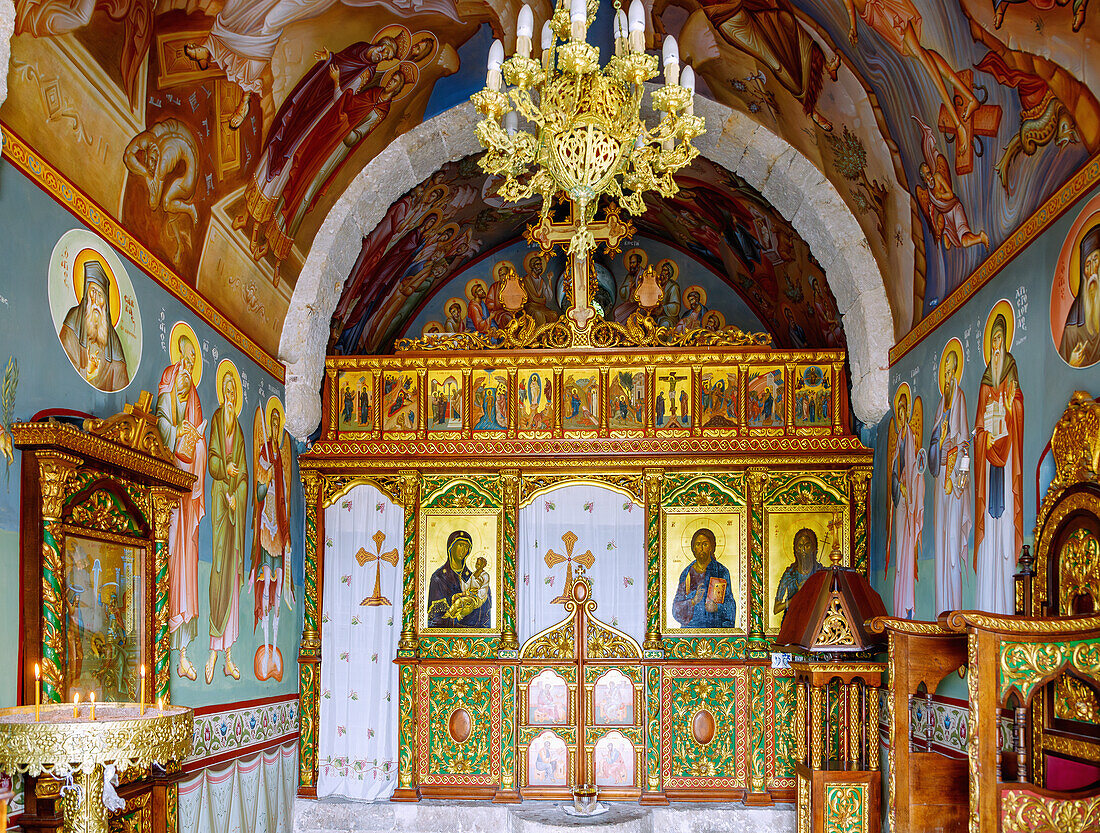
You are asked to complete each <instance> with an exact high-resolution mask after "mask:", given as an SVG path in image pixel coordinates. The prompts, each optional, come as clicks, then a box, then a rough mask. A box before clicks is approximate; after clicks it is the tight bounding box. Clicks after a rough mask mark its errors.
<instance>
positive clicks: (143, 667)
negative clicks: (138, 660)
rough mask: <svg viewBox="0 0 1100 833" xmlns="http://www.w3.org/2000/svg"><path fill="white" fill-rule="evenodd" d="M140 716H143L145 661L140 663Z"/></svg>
mask: <svg viewBox="0 0 1100 833" xmlns="http://www.w3.org/2000/svg"><path fill="white" fill-rule="evenodd" d="M141 716H142V717H144V716H145V663H142V664H141Z"/></svg>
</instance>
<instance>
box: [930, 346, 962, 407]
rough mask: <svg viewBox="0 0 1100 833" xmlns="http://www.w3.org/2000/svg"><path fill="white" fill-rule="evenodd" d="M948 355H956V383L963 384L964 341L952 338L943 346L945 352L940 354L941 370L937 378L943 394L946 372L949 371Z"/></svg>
mask: <svg viewBox="0 0 1100 833" xmlns="http://www.w3.org/2000/svg"><path fill="white" fill-rule="evenodd" d="M948 356H954V357H955V384H956V385H959V384H962V378H963V346H962V342H961V341H959V340H958V339H957V338H952V339H950V340H949V341H948V342H947V344H945V345H944V346H943V353H942V354H941V355H940V372H939V375H938V376H937V377H936V378H937V381H938V384H939V388H940V393H941V394H942V393H943V388H944V384H945V380H944V373H945V372H946V371H947V357H948Z"/></svg>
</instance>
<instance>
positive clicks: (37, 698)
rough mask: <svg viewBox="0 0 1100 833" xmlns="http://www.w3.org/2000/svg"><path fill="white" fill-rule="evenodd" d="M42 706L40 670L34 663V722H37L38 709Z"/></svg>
mask: <svg viewBox="0 0 1100 833" xmlns="http://www.w3.org/2000/svg"><path fill="white" fill-rule="evenodd" d="M41 706H42V672H41V671H40V670H39V668H38V663H37V662H36V663H35V664H34V722H35V723H37V722H38V710H39V708H40V707H41Z"/></svg>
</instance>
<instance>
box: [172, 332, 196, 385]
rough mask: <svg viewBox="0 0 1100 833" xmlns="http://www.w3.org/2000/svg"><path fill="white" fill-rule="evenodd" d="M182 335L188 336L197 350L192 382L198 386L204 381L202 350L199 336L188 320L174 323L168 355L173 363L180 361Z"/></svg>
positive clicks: (188, 339)
mask: <svg viewBox="0 0 1100 833" xmlns="http://www.w3.org/2000/svg"><path fill="white" fill-rule="evenodd" d="M180 336H183V337H184V338H186V339H187V341H189V342H190V343H191V347H192V348H193V349H194V351H195V367H194V368H192V370H191V384H193V385H194V386H195V387H198V386H199V382H200V381H202V350H201V349H199V337H198V336H197V335H195V331H194V330H192V329H191V325H190V324H188V323H187V322H186V321H177V322H176V323H175V324H174V325H172V332H171V334H170V336H169V338H168V357H169V358H170V359H171V360H172V364H178V363H179V360H180Z"/></svg>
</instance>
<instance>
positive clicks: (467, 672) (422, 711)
mask: <svg viewBox="0 0 1100 833" xmlns="http://www.w3.org/2000/svg"><path fill="white" fill-rule="evenodd" d="M417 671H418V680H417V691H418V695H419V696H418V698H417V699H418V703H417V706H416V710H417V727H416V734H417V758H418V764H419V765H418V769H419V770H420V772H419V774H418V781H419V783H420V784H422V785H425V786H429V785H433V786H447V787H468V786H496V785H497V784H499V783H500V735H501V730H500V722H501V714H500V708H501V704H500V698H501V682H500V666H499V665H462V666H458V665H445V666H438V665H424V666H420V667H419V668H418V669H417ZM432 677H490V678H491V682H490V700H491V703H490V706H489V710H490V713H489V725H490V728H489V768H490V771H489V774H488V775H473V774H471V775H440V774H438V773H430V772H428V723H429V719H428V682H429V680H430V679H431V678H432Z"/></svg>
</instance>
